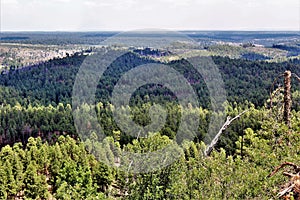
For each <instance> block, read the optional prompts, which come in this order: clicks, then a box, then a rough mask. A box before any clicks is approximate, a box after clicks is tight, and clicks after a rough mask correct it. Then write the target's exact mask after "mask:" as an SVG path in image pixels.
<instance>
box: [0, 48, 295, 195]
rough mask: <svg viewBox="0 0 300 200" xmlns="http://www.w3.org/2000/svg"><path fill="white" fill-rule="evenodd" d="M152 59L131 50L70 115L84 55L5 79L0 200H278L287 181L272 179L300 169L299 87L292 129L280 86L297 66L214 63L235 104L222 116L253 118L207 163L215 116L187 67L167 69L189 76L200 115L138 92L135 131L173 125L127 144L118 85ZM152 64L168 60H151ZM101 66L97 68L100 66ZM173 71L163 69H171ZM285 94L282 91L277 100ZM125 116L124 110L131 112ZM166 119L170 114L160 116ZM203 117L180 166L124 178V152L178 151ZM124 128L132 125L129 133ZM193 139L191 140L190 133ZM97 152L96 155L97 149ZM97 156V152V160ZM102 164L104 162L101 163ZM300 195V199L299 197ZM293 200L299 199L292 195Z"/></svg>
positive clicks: (167, 97) (230, 131)
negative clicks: (155, 110)
mask: <svg viewBox="0 0 300 200" xmlns="http://www.w3.org/2000/svg"><path fill="white" fill-rule="evenodd" d="M147 52H148V53H149V51H148V50H147V49H146V50H144V51H132V52H130V53H126V54H124V55H122V56H121V57H119V58H118V59H116V60H115V61H114V62H113V63H112V64H111V65H110V66H109V67H108V69H107V70H106V71H105V72H104V74H103V76H102V77H101V79H100V80H99V84H98V86H97V90H96V94H95V96H96V99H95V101H96V102H94V105H91V104H87V103H86V104H82V105H78V107H77V108H75V107H72V90H73V85H74V82H75V78H76V75H77V73H78V71H79V69H80V67H81V65H82V63H83V62H84V59H85V58H86V57H87V56H86V55H82V54H80V53H78V54H75V55H73V56H68V57H66V58H63V59H53V60H50V61H48V62H45V63H41V64H37V65H34V66H28V67H24V68H20V69H14V68H11V69H10V70H9V71H3V72H2V74H1V75H0V119H1V121H0V146H1V147H2V149H1V152H0V157H1V159H0V173H1V180H0V181H1V183H0V197H1V198H2V199H118V198H122V199H270V198H275V197H276V194H277V193H278V192H279V191H280V190H281V186H282V185H283V184H284V183H285V182H288V179H286V178H284V177H283V176H281V175H279V174H278V175H274V176H272V177H268V175H269V174H270V173H271V172H272V171H273V170H274V169H275V167H276V166H278V165H280V164H281V163H283V162H287V161H288V162H294V163H298V164H299V153H300V148H299V146H300V137H299V134H300V124H299V123H300V121H299V119H300V110H299V108H300V105H299V103H297V99H299V98H300V93H299V92H298V91H297V90H298V89H299V82H297V80H296V81H293V82H292V83H293V85H292V92H293V110H292V123H291V126H290V127H289V126H287V125H286V124H285V123H284V122H283V117H282V110H281V102H282V100H283V98H282V92H281V90H280V89H277V90H276V91H277V93H276V91H275V90H274V91H275V93H274V97H273V99H272V103H273V107H272V109H270V104H269V103H270V92H272V91H271V90H272V87H273V86H274V88H275V89H276V88H280V87H281V86H282V84H283V82H280V80H278V81H277V82H275V84H274V85H273V86H272V84H273V82H274V80H275V79H276V78H277V77H278V76H279V75H280V74H282V73H283V72H284V71H286V70H291V71H292V72H293V73H295V74H300V61H299V60H297V59H294V60H289V61H286V62H282V63H269V62H266V61H255V60H256V58H255V56H256V55H245V56H246V57H247V58H248V59H247V60H245V59H230V58H228V57H217V56H216V57H213V58H212V59H213V61H214V63H215V64H216V66H217V67H218V69H219V71H220V73H221V76H222V78H223V80H224V84H225V90H226V92H227V101H226V102H224V106H225V108H226V110H225V111H226V112H225V113H222V116H223V117H224V118H226V117H227V116H230V117H235V116H237V115H238V114H240V113H241V112H243V111H247V112H246V113H245V114H244V115H242V116H241V117H240V118H239V119H238V120H236V121H234V122H233V123H232V124H231V125H230V126H228V127H227V128H226V130H224V133H223V134H222V136H221V138H220V140H219V142H218V143H217V145H216V146H215V148H214V151H213V152H212V153H211V154H210V155H209V156H207V155H205V153H204V152H205V149H206V145H207V144H204V142H203V140H204V138H205V137H206V134H207V131H208V125H209V123H210V120H211V116H213V115H218V114H220V113H214V112H213V111H212V109H211V102H210V98H209V91H208V89H207V87H206V85H205V82H204V78H203V77H202V76H201V74H199V73H198V72H197V71H196V70H195V69H194V68H193V66H192V65H191V64H190V63H189V62H188V60H186V59H181V60H176V61H171V62H169V63H167V65H169V66H170V67H171V68H173V69H175V70H176V71H178V72H179V73H181V74H182V75H183V76H184V77H185V78H186V79H187V80H188V82H189V83H190V85H191V86H192V88H193V89H194V90H195V91H196V93H197V95H198V99H199V105H200V106H199V107H196V106H194V105H190V107H189V109H188V110H182V109H181V107H180V106H179V103H178V99H177V98H176V96H175V95H174V94H173V93H172V91H170V90H169V89H168V88H166V87H164V86H162V85H158V84H148V85H145V86H143V87H140V88H139V89H138V90H137V91H136V92H135V93H134V94H133V96H132V97H131V99H130V106H131V110H132V113H131V117H132V119H133V120H134V122H136V123H137V124H139V125H141V126H146V125H148V124H149V123H150V122H151V119H150V118H149V109H150V108H151V106H153V105H157V104H159V105H161V106H162V107H163V108H165V109H166V110H167V118H166V123H165V125H164V126H163V128H162V129H161V130H160V131H158V132H155V133H151V137H140V138H139V137H133V136H128V135H126V133H125V132H123V131H122V130H121V129H120V127H119V124H117V123H116V122H115V121H114V116H113V113H112V109H113V105H112V102H111V101H110V97H111V95H112V91H113V89H114V86H115V85H116V84H117V82H118V80H119V79H120V78H121V77H122V75H123V74H125V73H126V72H127V71H129V70H131V69H133V68H135V67H137V66H139V65H142V64H148V63H156V64H157V63H159V61H156V60H153V59H151V58H149V57H145V56H141V55H140V54H141V53H142V54H147ZM150 53H151V55H152V54H154V55H158V54H159V55H161V54H160V53H159V51H150ZM95 64H97V63H95ZM164 64H165V63H164ZM278 91H279V92H278ZM80 109H85V110H88V111H89V110H94V111H95V112H96V115H97V116H96V119H93V118H89V116H82V113H80ZM124 112H125V111H124ZM161 112H163V111H161ZM74 115H75V116H76V115H81V117H82V118H84V119H86V120H85V121H83V124H81V125H82V127H84V130H82V131H83V132H86V133H81V134H85V135H90V138H89V139H86V140H85V139H83V138H81V137H79V136H78V133H77V130H76V127H75V126H74ZM194 115H196V116H200V124H199V127H198V129H197V133H196V135H194V136H193V140H192V141H189V142H187V141H185V142H183V145H182V146H183V149H182V154H180V157H179V159H177V161H176V162H174V163H172V164H170V165H169V166H167V167H165V168H162V169H159V170H157V171H155V172H150V173H142V174H139V173H134V172H132V171H130V170H128V171H124V170H122V168H121V167H118V166H119V165H122V164H123V163H122V162H125V161H123V160H121V161H120V160H119V157H120V155H122V152H132V153H142V152H145V151H146V152H147V151H157V150H159V149H162V148H164V147H165V146H167V145H168V144H173V143H174V139H175V138H176V133H177V131H178V124H179V121H180V117H182V116H186V117H187V118H189V121H191V123H194V122H193V116H194ZM96 123H99V124H100V125H101V126H102V127H104V128H103V129H104V134H105V136H106V138H105V139H104V140H103V142H102V143H101V144H98V143H97V140H98V138H97V137H98V136H97V133H94V132H93V130H92V128H91V127H92V126H93V124H96ZM122 126H123V127H126V126H129V125H126V124H123V125H122ZM185 132H186V134H187V135H188V134H190V132H193V131H192V130H190V128H189V127H186V129H185ZM95 149H96V150H95ZM90 152H96V153H94V154H91V153H90ZM98 155H101V156H100V157H101V158H103V159H105V160H99V159H97V158H98V157H97V156H98ZM113 166H114V167H113ZM291 195H294V194H291ZM294 197H295V198H299V197H298V196H296V194H295V195H294Z"/></svg>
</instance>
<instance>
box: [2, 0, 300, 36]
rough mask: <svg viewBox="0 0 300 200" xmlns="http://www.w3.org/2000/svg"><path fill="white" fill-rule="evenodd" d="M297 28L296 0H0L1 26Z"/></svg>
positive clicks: (61, 28) (65, 28)
mask: <svg viewBox="0 0 300 200" xmlns="http://www.w3.org/2000/svg"><path fill="white" fill-rule="evenodd" d="M149 28H154V29H167V30H195V31H196V30H199V31H201V30H203V31H215V30H220V31H221V30H225V31H231V30H232V31H300V2H299V1H298V0H286V1H285V2H284V3H282V1H281V0H206V1H204V0H153V1H151V2H150V1H146V0H122V1H118V0H98V1H97V0H84V1H80V0H48V1H39V0H1V26H0V30H1V31H3V32H4V31H71V32H77V31H80V32H84V31H128V30H136V29H149Z"/></svg>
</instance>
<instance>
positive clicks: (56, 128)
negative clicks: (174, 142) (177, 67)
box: [0, 103, 263, 154]
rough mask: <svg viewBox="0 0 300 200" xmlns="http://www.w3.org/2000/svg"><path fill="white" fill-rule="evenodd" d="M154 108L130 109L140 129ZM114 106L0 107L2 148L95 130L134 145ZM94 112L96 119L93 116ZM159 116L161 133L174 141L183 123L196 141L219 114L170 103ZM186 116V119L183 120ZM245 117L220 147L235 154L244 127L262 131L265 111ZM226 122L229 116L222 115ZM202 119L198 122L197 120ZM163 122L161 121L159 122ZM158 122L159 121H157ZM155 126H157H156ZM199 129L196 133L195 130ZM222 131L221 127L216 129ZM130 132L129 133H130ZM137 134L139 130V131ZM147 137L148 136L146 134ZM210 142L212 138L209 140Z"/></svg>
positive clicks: (234, 111) (231, 108)
mask: <svg viewBox="0 0 300 200" xmlns="http://www.w3.org/2000/svg"><path fill="white" fill-rule="evenodd" d="M152 106H153V104H151V103H146V104H142V105H140V106H134V107H132V108H131V109H130V111H131V114H130V116H129V117H130V118H132V119H133V122H134V123H136V124H139V125H140V126H143V127H145V126H147V125H149V124H151V120H155V119H151V118H150V114H149V111H150V108H151V107H152ZM249 108H254V105H253V104H251V103H245V104H244V105H243V106H239V109H238V108H237V105H228V106H227V111H226V115H232V116H233V115H237V114H238V113H237V111H238V110H239V111H241V110H246V109H249ZM112 109H114V108H113V106H112V105H111V104H108V105H105V104H103V103H97V104H96V105H95V106H92V105H87V104H84V105H82V106H81V107H80V108H78V109H76V110H74V112H73V111H72V108H71V105H69V104H67V105H63V104H62V103H59V104H58V105H57V106H56V107H54V106H52V105H49V106H35V107H33V106H31V105H30V106H28V107H24V106H21V105H20V104H17V105H15V106H10V105H7V106H2V107H0V118H1V121H0V146H1V147H3V146H5V145H7V144H10V145H13V144H14V143H16V142H21V143H22V144H23V145H24V144H26V142H27V140H28V138H29V137H41V138H42V139H43V141H47V142H48V143H49V144H53V143H54V142H56V141H57V138H58V137H59V136H60V135H69V136H71V137H72V138H75V139H76V138H78V131H80V133H79V134H80V135H81V136H82V135H90V134H91V133H92V132H93V131H95V127H99V129H96V130H100V127H101V130H103V132H102V133H103V135H105V136H111V137H114V138H115V133H116V132H119V134H120V135H119V136H118V137H120V140H119V142H120V144H121V146H124V145H127V144H129V143H131V142H132V140H133V139H134V138H136V137H135V136H131V135H128V132H130V131H132V127H131V126H130V124H127V123H126V121H125V120H124V122H121V124H120V122H119V123H117V122H116V121H115V120H114V118H115V117H118V116H119V115H120V116H119V117H127V116H126V115H125V116H124V115H122V113H125V110H126V108H125V107H124V108H121V110H120V111H119V114H117V115H116V114H113V112H112ZM92 111H93V112H95V113H96V116H95V118H93V117H92V115H91V114H90V113H91V112H92ZM156 111H157V113H163V112H166V114H167V116H166V121H165V124H163V126H162V128H161V130H160V131H159V133H160V134H161V135H164V136H168V137H169V138H170V139H174V138H175V136H176V133H177V132H178V129H179V125H180V123H181V122H186V124H185V127H184V131H185V134H186V135H187V136H189V137H191V139H192V140H194V141H195V142H199V141H202V140H203V139H204V138H205V137H206V136H207V135H206V134H207V131H208V127H209V124H210V120H211V117H212V115H216V113H214V112H212V111H210V110H208V109H204V108H198V107H192V106H191V107H190V108H189V109H185V110H183V109H181V108H180V106H179V105H176V104H173V103H168V104H165V106H162V107H160V108H158V110H156ZM73 116H75V117H76V116H79V118H81V119H84V120H81V122H79V123H77V124H76V125H77V126H81V129H79V130H76V128H75V124H74V119H73ZM183 116H184V119H182V117H183ZM245 116H247V117H245V118H242V119H241V120H239V121H237V122H235V123H233V124H232V125H231V126H230V127H229V128H228V129H227V130H226V134H225V135H224V136H222V138H221V140H220V142H219V143H218V147H217V148H221V147H222V148H224V149H226V151H227V152H228V153H229V154H232V153H233V152H234V148H235V141H237V140H238V137H239V136H242V135H244V132H243V130H244V129H245V128H247V127H248V128H252V129H253V130H259V129H260V128H261V120H262V117H263V115H262V112H260V111H257V112H252V113H251V115H248V114H246V115H245ZM221 117H222V118H223V119H224V120H225V118H226V116H225V115H224V116H221ZM198 119H199V121H198ZM158 120H160V121H163V120H162V119H159V118H158ZM155 123H156V122H155ZM154 126H155V125H154ZM195 126H196V127H198V128H197V130H196V131H195V130H194V129H193V127H195ZM216 128H219V127H216ZM128 130H129V131H128ZM216 131H217V130H216ZM136 133H138V131H136ZM145 134H147V133H145ZM206 139H207V140H209V139H212V138H206Z"/></svg>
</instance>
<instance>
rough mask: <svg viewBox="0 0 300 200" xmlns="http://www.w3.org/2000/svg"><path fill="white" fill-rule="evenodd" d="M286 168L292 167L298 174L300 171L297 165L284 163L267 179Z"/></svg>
mask: <svg viewBox="0 0 300 200" xmlns="http://www.w3.org/2000/svg"><path fill="white" fill-rule="evenodd" d="M285 166H292V167H293V168H294V169H295V170H296V172H299V171H300V167H298V166H297V165H296V164H294V163H291V162H285V163H282V164H281V165H280V166H278V167H276V168H275V170H274V171H273V172H272V173H271V174H269V175H268V176H267V177H272V176H273V175H274V174H276V173H277V172H278V171H279V170H280V169H282V168H284V167H285Z"/></svg>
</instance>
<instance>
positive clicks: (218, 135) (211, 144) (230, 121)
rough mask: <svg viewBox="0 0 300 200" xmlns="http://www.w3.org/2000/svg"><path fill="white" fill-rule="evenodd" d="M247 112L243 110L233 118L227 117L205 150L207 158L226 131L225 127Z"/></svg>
mask: <svg viewBox="0 0 300 200" xmlns="http://www.w3.org/2000/svg"><path fill="white" fill-rule="evenodd" d="M248 111H249V110H245V111H243V112H242V113H240V114H238V115H237V116H235V117H234V118H232V119H231V118H230V117H227V120H226V122H225V123H224V124H223V126H222V128H221V129H220V130H219V132H218V134H217V135H216V136H215V137H214V139H213V140H212V141H211V143H210V145H208V147H207V148H206V150H205V152H204V155H205V156H209V154H210V153H211V151H212V150H213V148H214V146H215V145H216V144H217V142H218V141H219V138H220V136H221V135H222V133H223V131H225V130H226V129H227V127H228V126H229V125H230V124H231V123H232V122H233V121H234V120H236V119H238V118H240V117H241V116H242V115H243V114H244V113H246V112H248Z"/></svg>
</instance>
